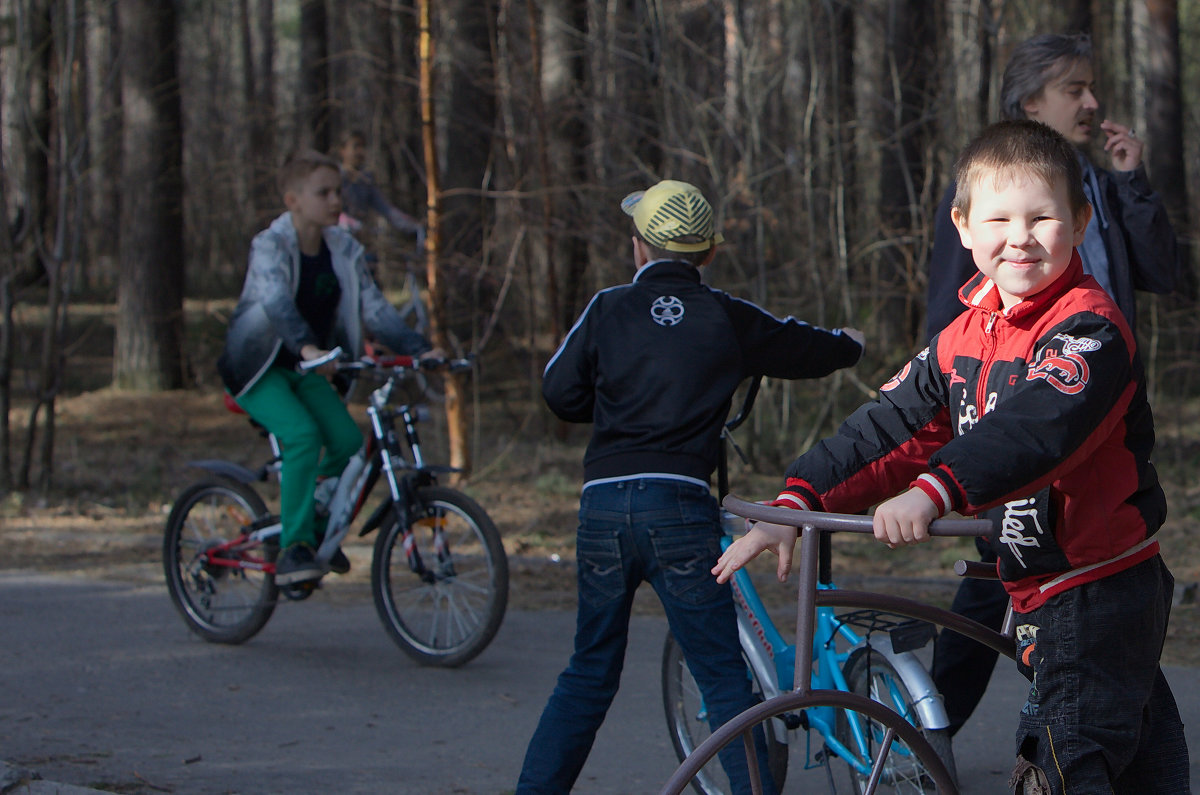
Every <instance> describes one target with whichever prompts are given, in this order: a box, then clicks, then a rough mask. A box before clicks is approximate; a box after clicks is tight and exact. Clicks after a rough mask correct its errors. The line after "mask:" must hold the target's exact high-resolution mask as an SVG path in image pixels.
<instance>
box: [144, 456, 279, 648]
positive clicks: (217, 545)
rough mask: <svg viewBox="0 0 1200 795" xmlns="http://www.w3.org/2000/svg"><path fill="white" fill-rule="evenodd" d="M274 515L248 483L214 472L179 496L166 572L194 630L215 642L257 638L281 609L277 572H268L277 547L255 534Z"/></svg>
mask: <svg viewBox="0 0 1200 795" xmlns="http://www.w3.org/2000/svg"><path fill="white" fill-rule="evenodd" d="M266 515H267V508H266V505H264V504H263V501H262V498H261V497H259V496H258V494H257V493H256V492H255V491H254V489H252V488H250V487H249V486H247V485H244V484H242V483H238V482H237V481H235V480H229V479H227V478H222V477H213V478H212V479H211V480H205V481H202V482H200V483H197V484H195V485H193V486H191V487H189V488H188V489H186V490H185V491H184V492H183V493H182V494H180V495H179V498H178V499H176V500H175V504H174V506H172V508H171V514H170V516H169V517H168V518H167V525H166V529H165V531H164V534H163V571H164V573H165V575H166V579H167V590H168V591H169V592H170V594H171V601H172V602H174V603H175V607H176V609H177V610H179V614H180V615H182V616H183V620H184V622H185V623H186V624H187V626H188V629H190V630H191V631H192V632H195V633H196V634H197V635H199V636H200V637H202V638H204V639H205V640H208V641H212V642H214V643H241V642H243V641H245V640H247V639H249V638H251V637H253V636H254V635H255V634H256V633H257V632H258V631H259V630H260V629H262V628H263V626H264V625H265V624H266V623H267V620H268V619H269V618H270V617H271V614H272V613H273V612H274V611H275V604H276V601H277V598H278V594H279V591H278V589H277V588H276V586H275V577H274V576H273V575H271V574H265V573H263V571H262V567H263V565H264V564H266V563H268V562H270V561H271V560H273V559H274V557H275V555H276V553H277V552H278V547H276V546H275V545H267V544H262V543H260V542H255V541H251V540H250V539H249V538H248V533H249V532H250V531H251V529H252V528H253V526H254V525H255V523H256V521H259V520H261V519H262V518H263V517H265V516H266Z"/></svg>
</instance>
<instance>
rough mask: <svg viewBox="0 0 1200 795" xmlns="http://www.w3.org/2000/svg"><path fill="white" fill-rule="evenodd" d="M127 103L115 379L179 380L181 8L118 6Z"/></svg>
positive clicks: (134, 0) (152, 384) (147, 3)
mask: <svg viewBox="0 0 1200 795" xmlns="http://www.w3.org/2000/svg"><path fill="white" fill-rule="evenodd" d="M119 14H120V22H121V41H122V42H123V44H124V51H123V56H124V59H125V60H124V64H123V67H122V85H121V94H122V107H123V109H124V122H125V127H124V136H123V146H124V150H123V158H122V169H121V184H122V186H123V191H122V194H121V199H122V203H121V229H122V235H121V245H120V251H121V273H120V284H119V290H118V302H117V338H116V350H115V352H114V356H113V380H114V383H115V385H116V386H117V387H118V388H122V389H135V390H136V389H145V390H163V389H177V388H179V387H180V386H182V385H183V287H184V257H183V214H182V199H183V185H182V171H183V156H182V109H181V105H180V97H179V80H178V66H177V63H176V54H177V48H178V33H177V27H176V17H175V6H174V4H172V3H160V2H157V0H123V2H121V3H120V5H119Z"/></svg>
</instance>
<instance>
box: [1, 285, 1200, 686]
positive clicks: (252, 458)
mask: <svg viewBox="0 0 1200 795" xmlns="http://www.w3.org/2000/svg"><path fill="white" fill-rule="evenodd" d="M200 309H201V310H202V311H201V312H200V315H202V320H201V322H200V324H199V325H196V326H195V327H194V328H193V329H192V334H193V337H195V336H196V335H197V334H199V335H200V336H201V343H200V347H201V348H203V349H204V350H206V351H211V350H213V349H214V345H215V343H214V339H216V338H217V334H218V332H217V331H216V329H218V328H219V327H220V326H221V325H222V318H221V317H220V315H221V312H220V308H219V307H217V308H216V309H215V310H214V308H213V306H208V305H206V306H205V307H201V308H200ZM204 318H206V319H207V324H208V325H207V326H206V325H204V322H205V321H204ZM81 322H83V323H87V324H90V325H89V326H88V329H89V331H88V335H89V340H90V342H89V344H88V345H86V346H81V350H80V351H79V352H78V355H77V358H76V359H73V360H72V361H73V366H74V369H75V371H77V372H84V374H85V377H84V378H82V379H81V381H80V383H79V384H78V385H77V390H78V391H77V393H76V394H73V395H70V396H67V397H64V398H61V399H60V400H59V401H58V413H57V444H56V453H55V455H56V462H55V473H54V488H53V492H52V494H51V495H50V496H48V497H45V498H42V497H37V496H33V495H31V494H28V493H11V494H9V495H7V496H5V497H3V498H2V499H0V543H2V544H3V547H2V548H3V549H4V554H3V555H2V556H0V569H10V570H11V569H41V570H52V571H59V572H79V573H87V574H93V575H100V576H114V577H133V578H138V579H142V580H150V581H156V582H157V581H161V569H160V563H159V559H160V558H159V556H160V547H161V533H162V524H163V522H164V520H165V518H166V514H167V512H168V511H169V508H170V504H171V501H172V500H173V499H174V496H175V495H176V494H177V493H178V492H179V491H180V490H182V489H183V488H184V487H185V486H186V485H187V484H188V483H189V482H191V481H192V480H194V479H195V478H196V477H197V474H198V473H197V470H195V469H189V467H188V466H187V463H188V462H189V461H191V460H195V459H202V458H224V459H228V460H231V461H235V462H237V463H241V464H243V465H246V466H250V467H254V466H257V465H258V464H259V463H261V462H262V461H263V460H264V458H265V453H266V446H265V444H264V443H263V441H262V440H261V439H260V438H259V437H258V436H257V435H256V434H255V433H254V432H253V430H252V429H251V428H250V426H249V425H248V424H247V423H246V421H245V419H244V418H242V417H238V416H234V415H231V414H229V413H228V412H227V411H226V410H225V409H224V407H223V405H222V401H221V399H220V392H219V390H218V388H217V386H216V384H215V383H213V378H212V376H211V375H209V376H208V377H206V378H201V379H200V380H202V381H204V383H203V384H202V385H201V386H199V387H198V388H196V389H192V390H186V391H177V392H170V393H164V394H156V395H139V394H128V393H118V392H114V391H111V390H108V389H90V390H89V389H88V384H89V383H92V384H94V383H96V382H97V381H101V380H102V378H103V373H106V372H107V371H108V370H107V368H108V362H107V359H106V357H105V356H104V355H103V351H104V350H106V349H107V350H111V347H110V329H108V327H107V326H106V325H105V322H106V321H105V319H104V315H103V313H102V312H96V313H87V314H86V315H84V316H83V320H82V321H81ZM106 346H109V347H107V348H106ZM88 349H95V350H97V351H100V352H99V353H94V354H92V355H91V356H90V357H89V355H88ZM198 358H199V357H198ZM213 358H215V354H214V355H213ZM484 365H485V369H484V371H483V372H482V374H481V377H480V380H479V385H478V386H479V387H480V393H481V398H480V401H479V406H480V407H481V408H480V410H479V414H480V415H481V416H482V420H481V421H480V423H479V427H478V428H477V430H476V432H475V434H474V436H475V439H476V441H475V443H474V451H473V457H474V460H475V475H474V476H473V477H472V478H471V480H470V481H469V482H468V483H466V484H465V485H464V488H465V490H466V491H468V492H469V493H470V494H471V495H472V496H473V497H475V498H476V499H477V500H478V501H479V502H481V503H482V504H483V505H484V506H485V507H486V508H487V510H488V511H489V513H491V515H492V516H493V518H494V519H495V521H496V523H497V525H498V526H499V527H500V530H501V533H502V535H503V537H504V543H505V546H506V549H507V551H508V554H509V558H510V565H511V570H512V594H511V599H512V605H513V606H514V607H515V608H518V609H537V608H546V607H565V608H570V607H572V606H573V605H574V600H575V593H574V528H575V511H576V508H577V504H578V503H577V501H578V487H579V475H580V461H581V459H582V454H583V446H584V444H585V443H586V440H587V431H588V429H587V428H586V427H573V428H569V429H566V438H563V439H560V438H559V436H560V434H561V432H562V431H563V430H564V429H562V428H559V427H558V426H557V425H556V424H555V423H553V422H552V420H551V418H550V417H549V416H548V415H547V413H546V412H545V410H544V408H543V407H542V406H541V405H540V404H539V403H537V402H535V401H534V400H533V398H532V397H531V395H530V389H529V388H528V386H527V385H524V384H523V382H522V381H521V380H520V379H513V381H512V382H504V381H503V380H502V379H503V378H504V377H505V376H502V375H499V374H501V373H504V374H507V373H512V372H514V371H519V370H514V369H513V368H514V367H516V368H519V367H520V365H513V366H512V367H503V366H500V365H497V364H494V363H489V362H486V361H485V362H484ZM92 368H94V369H95V370H96V371H97V372H91V374H90V375H87V371H89V370H91V369H92ZM201 375H204V374H201ZM80 387H82V388H80ZM1198 407H1200V402H1189V403H1187V404H1184V405H1181V406H1179V407H1175V408H1173V409H1172V410H1170V411H1163V410H1161V409H1160V411H1159V414H1160V422H1159V454H1158V457H1159V459H1161V463H1160V466H1162V467H1163V469H1164V482H1165V483H1166V485H1167V489H1168V498H1169V501H1170V505H1171V514H1170V518H1169V520H1168V522H1167V524H1166V525H1165V526H1164V527H1163V528H1162V530H1161V531H1160V538H1161V540H1162V544H1163V548H1164V551H1165V555H1166V558H1167V561H1168V563H1169V565H1170V566H1171V568H1172V571H1173V572H1174V574H1175V577H1176V579H1177V581H1178V582H1179V583H1180V584H1190V583H1195V582H1196V581H1198V580H1200V547H1198V546H1197V545H1196V544H1195V543H1194V541H1193V539H1194V538H1195V535H1196V532H1197V530H1198V529H1200V527H1198V525H1200V487H1197V486H1194V485H1193V484H1192V483H1191V481H1190V477H1189V475H1190V473H1191V472H1194V471H1195V468H1196V465H1197V464H1198V463H1200V444H1197V443H1196V441H1195V440H1197V439H1200V433H1197V432H1196V430H1195V429H1196V428H1197V426H1198V424H1200V416H1198V415H1200V408H1198ZM433 413H434V420H433V421H432V422H431V423H429V424H428V425H427V426H426V427H425V428H424V429H423V434H424V441H425V443H426V444H425V446H426V453H427V456H428V457H429V458H430V459H431V460H433V461H435V462H436V461H438V460H444V451H445V449H446V446H445V440H444V432H443V431H444V429H443V428H442V426H441V422H440V416H439V415H440V412H438V411H434V412H433ZM25 419H26V413H25V412H24V411H22V410H15V411H14V412H13V415H12V417H11V422H12V424H13V428H14V431H15V432H16V433H17V434H18V438H20V437H19V434H20V433H21V432H22V424H23V423H24V421H25ZM1164 420H1165V421H1164ZM778 482H779V480H778V474H777V473H776V472H774V471H772V472H768V473H756V472H753V471H751V470H748V469H746V468H744V467H739V466H738V465H737V464H736V462H735V464H734V472H733V490H734V492H735V493H737V494H739V495H740V496H744V497H746V498H751V499H759V498H762V497H765V496H770V495H771V494H773V492H774V489H775V488H776V486H777V485H778ZM370 543H371V539H370V538H367V539H354V540H352V541H350V542H349V543H348V546H347V553H348V554H349V555H350V557H351V559H352V561H354V563H355V571H353V572H352V573H351V574H350V575H348V577H347V578H346V579H350V580H359V581H360V582H365V578H366V573H367V571H368V565H367V562H368V560H369V556H370ZM834 548H835V552H834V573H835V578H836V579H837V580H838V581H839V582H840V583H841V584H843V585H846V586H854V587H867V588H876V589H878V588H886V589H888V590H892V591H896V592H900V593H905V594H907V595H915V596H918V597H920V598H927V599H929V600H931V601H934V602H937V603H940V604H943V605H946V604H948V603H949V600H950V598H951V596H952V594H953V590H954V588H955V586H956V581H955V578H954V577H953V575H952V574H951V572H950V566H951V565H952V564H953V562H954V560H956V559H957V558H959V557H970V556H971V554H972V552H973V547H972V546H971V544H970V542H968V541H966V540H962V541H959V542H949V541H946V542H943V541H938V542H934V543H931V544H927V545H924V546H922V547H920V548H917V549H907V550H897V551H894V552H893V551H890V550H888V549H886V548H885V547H883V546H881V545H879V544H876V543H874V542H873V541H871V540H869V539H866V538H855V537H847V536H840V537H838V538H837V539H836V541H835V547H834ZM773 565H774V564H773V561H771V562H765V561H764V568H765V569H769V568H771V567H773ZM762 581H763V582H764V585H763V586H762V588H763V591H764V592H765V593H766V594H768V595H769V596H768V599H769V601H770V602H771V603H773V604H774V605H776V606H778V608H779V610H780V617H781V620H783V621H787V622H790V621H792V620H793V616H792V614H791V613H790V612H789V610H790V604H791V600H792V599H793V597H794V592H792V591H791V590H790V588H788V587H781V586H775V585H773V584H771V583H770V582H769V581H770V577H768V576H764V577H763V578H762ZM339 582H341V581H339ZM335 587H337V584H335V585H334V586H331V588H330V590H331V591H332V590H333V589H334V588H335ZM638 609H639V610H644V611H653V610H656V609H657V607H656V603H655V600H653V599H652V598H640V599H639V601H638ZM1196 610H1197V607H1196V606H1195V604H1192V603H1190V602H1189V603H1186V604H1180V605H1178V606H1177V607H1176V608H1175V614H1174V620H1173V621H1172V628H1171V634H1170V638H1169V641H1168V644H1167V648H1166V652H1165V658H1166V659H1167V660H1168V661H1170V662H1175V663H1187V664H1200V622H1197V621H1196V620H1195V618H1196V616H1195V612H1196Z"/></svg>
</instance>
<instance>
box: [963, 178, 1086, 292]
mask: <svg viewBox="0 0 1200 795" xmlns="http://www.w3.org/2000/svg"><path fill="white" fill-rule="evenodd" d="M1055 182H1056V183H1057V184H1054V185H1049V184H1047V183H1046V181H1045V180H1044V179H1042V178H1041V177H1040V176H1038V175H1036V174H1032V173H1030V172H1028V171H1026V170H1023V169H1008V170H1004V171H988V172H985V173H981V174H979V175H978V176H977V177H976V178H975V180H974V182H973V183H972V184H971V201H970V204H969V208H970V209H969V210H968V212H967V214H966V215H964V214H963V213H962V212H961V211H960V210H959V209H958V208H955V209H953V210H951V217H952V218H953V219H954V224H955V226H957V227H958V234H959V237H960V238H961V239H962V244H963V246H964V247H965V248H968V249H970V250H971V257H972V258H973V259H974V260H975V266H976V267H977V268H979V270H980V271H981V272H982V273H983V274H984V275H985V276H987V277H989V278H990V279H991V280H992V281H993V282H995V284H996V287H997V289H998V291H999V294H1000V300H1001V303H1002V304H1003V306H1004V308H1005V309H1008V308H1009V307H1012V306H1015V305H1016V304H1018V303H1020V302H1021V301H1022V300H1024V299H1025V298H1029V297H1030V296H1033V295H1036V294H1038V293H1040V292H1041V291H1042V290H1044V289H1046V288H1047V287H1049V286H1050V285H1051V284H1053V283H1054V281H1055V280H1056V279H1058V277H1059V276H1061V275H1062V274H1063V272H1064V271H1066V269H1067V266H1069V265H1070V264H1071V257H1072V254H1073V252H1074V250H1075V246H1077V245H1079V244H1080V243H1081V242H1083V234H1084V231H1085V230H1086V228H1087V222H1088V220H1089V219H1090V218H1091V207H1090V206H1088V205H1085V206H1084V209H1083V211H1082V212H1080V213H1079V215H1078V216H1077V217H1073V216H1072V213H1071V202H1070V197H1069V195H1068V191H1067V186H1066V185H1065V184H1062V183H1063V180H1061V179H1059V180H1056V181H1055Z"/></svg>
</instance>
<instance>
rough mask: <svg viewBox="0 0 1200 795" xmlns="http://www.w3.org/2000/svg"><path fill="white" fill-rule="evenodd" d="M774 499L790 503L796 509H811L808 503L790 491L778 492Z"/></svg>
mask: <svg viewBox="0 0 1200 795" xmlns="http://www.w3.org/2000/svg"><path fill="white" fill-rule="evenodd" d="M775 501H776V502H787V503H791V504H792V507H793V508H795V509H796V510H798V511H811V510H812V508H810V507H809V506H808V503H806V502H805V501H804V500H802V499H800V498H799V497H797V496H796V495H795V494H792V493H791V492H790V491H785V492H783V493H782V494H780V495H779V496H778V497H776V498H775Z"/></svg>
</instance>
